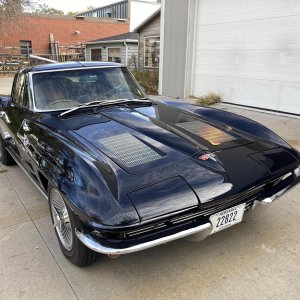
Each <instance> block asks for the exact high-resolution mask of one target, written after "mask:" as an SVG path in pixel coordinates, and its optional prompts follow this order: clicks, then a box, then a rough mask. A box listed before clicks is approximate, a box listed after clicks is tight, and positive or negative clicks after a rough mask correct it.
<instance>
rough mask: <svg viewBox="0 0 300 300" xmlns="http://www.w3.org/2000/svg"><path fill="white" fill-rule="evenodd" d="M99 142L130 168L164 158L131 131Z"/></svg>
mask: <svg viewBox="0 0 300 300" xmlns="http://www.w3.org/2000/svg"><path fill="white" fill-rule="evenodd" d="M99 142H100V143H101V144H102V145H103V146H104V147H106V148H107V149H108V150H109V151H111V152H112V153H113V154H114V155H115V156H116V157H117V158H118V159H119V160H121V161H122V162H123V164H124V165H125V166H127V167H129V168H132V167H136V166H139V165H142V164H146V163H149V162H151V161H155V160H158V159H160V158H162V156H161V155H160V154H159V153H157V152H156V151H155V150H153V149H152V148H150V147H149V146H147V145H146V144H144V143H143V142H142V141H140V140H139V139H137V138H136V137H134V136H132V135H131V134H129V133H124V134H120V135H115V136H110V137H107V138H103V139H100V140H99Z"/></svg>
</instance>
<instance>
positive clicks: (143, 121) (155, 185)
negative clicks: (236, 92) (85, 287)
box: [0, 62, 300, 266]
mask: <svg viewBox="0 0 300 300" xmlns="http://www.w3.org/2000/svg"><path fill="white" fill-rule="evenodd" d="M0 104H1V108H0V134H1V135H0V160H1V162H2V163H4V164H12V163H14V162H16V163H18V164H19V165H20V167H21V168H22V169H23V170H24V171H25V172H26V173H27V175H29V177H30V178H31V180H32V181H33V183H35V184H36V185H37V186H38V187H39V189H40V190H41V191H42V192H43V193H44V195H45V196H47V197H48V199H49V207H50V211H51V216H52V220H53V223H54V227H55V231H56V234H57V237H58V240H59V243H60V246H61V249H62V251H63V253H64V255H65V256H66V257H67V258H68V259H69V260H70V261H71V262H73V263H74V264H76V265H79V266H84V265H88V264H90V263H93V262H94V261H96V259H97V258H98V256H99V253H102V254H107V255H109V256H110V257H117V256H118V255H120V254H126V253H132V252H136V251H140V250H143V249H147V248H150V247H153V246H156V245H159V244H162V243H166V242H169V241H172V240H175V239H179V238H182V237H187V236H191V238H193V239H199V240H200V239H203V238H205V237H206V236H208V235H210V234H212V233H215V232H218V231H220V230H222V229H225V228H227V227H229V226H232V225H234V224H237V223H239V222H241V221H242V219H243V215H244V212H245V211H247V210H249V209H253V208H254V207H255V206H256V205H257V204H260V203H262V204H268V203H271V202H272V201H273V200H274V199H275V198H277V197H278V196H280V195H282V194H283V193H284V192H286V191H287V190H288V189H290V188H291V187H293V186H294V185H295V184H297V183H298V182H299V180H300V179H299V178H300V176H299V173H300V172H299V161H300V155H299V153H298V152H297V151H296V150H295V149H293V148H291V147H290V146H289V145H288V144H287V143H286V142H285V141H283V140H282V139H281V138H280V137H279V136H277V135H276V134H275V133H273V132H272V131H270V130H269V129H267V128H265V127H264V126H262V125H260V124H258V123H256V122H254V121H251V120H249V119H246V118H243V117H241V116H237V115H234V114H231V113H228V112H224V111H221V110H217V109H213V108H206V107H196V106H193V105H190V104H186V103H180V102H169V101H161V102H157V101H153V100H150V99H149V98H148V97H147V95H146V94H145V93H144V91H143V90H142V88H141V87H140V86H139V85H138V84H137V82H136V81H135V79H134V78H133V76H132V75H131V74H130V72H129V71H128V70H127V69H126V68H125V67H123V66H121V65H119V64H112V63H89V62H84V63H77V62H72V63H67V64H52V65H45V66H37V67H32V68H27V69H24V70H22V71H20V72H19V73H18V74H17V75H16V77H15V79H14V84H13V89H12V94H11V97H9V98H4V97H2V98H1V101H0Z"/></svg>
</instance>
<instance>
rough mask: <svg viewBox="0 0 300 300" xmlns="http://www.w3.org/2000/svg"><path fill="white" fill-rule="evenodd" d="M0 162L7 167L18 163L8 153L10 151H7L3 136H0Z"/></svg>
mask: <svg viewBox="0 0 300 300" xmlns="http://www.w3.org/2000/svg"><path fill="white" fill-rule="evenodd" d="M0 161H1V162H2V163H3V164H4V165H6V166H11V165H14V164H15V163H16V162H15V161H14V159H13V158H12V157H11V155H10V154H9V153H8V151H7V150H6V148H5V144H4V141H3V139H2V137H1V136H0Z"/></svg>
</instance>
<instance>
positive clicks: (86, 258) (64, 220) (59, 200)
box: [48, 186, 100, 267]
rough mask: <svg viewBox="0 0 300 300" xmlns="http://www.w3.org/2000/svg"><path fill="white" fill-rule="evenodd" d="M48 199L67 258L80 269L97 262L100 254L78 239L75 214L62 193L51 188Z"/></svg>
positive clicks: (55, 227)
mask: <svg viewBox="0 0 300 300" xmlns="http://www.w3.org/2000/svg"><path fill="white" fill-rule="evenodd" d="M48 198H49V206H50V212H51V218H52V222H53V226H54V229H55V233H56V236H57V238H58V242H59V245H60V248H61V250H62V252H63V254H64V255H65V257H66V258H68V259H69V260H70V261H71V262H72V263H73V264H75V265H77V266H80V267H84V266H88V265H90V264H93V263H94V262H96V261H97V260H98V258H99V257H100V254H99V253H96V252H94V251H92V250H91V249H89V248H87V247H86V246H85V245H83V244H82V243H81V241H80V240H79V239H78V238H77V235H76V233H75V222H74V214H73V213H72V211H71V210H70V209H69V208H68V206H67V205H66V202H65V201H64V199H63V197H62V196H61V194H60V192H59V191H58V190H57V189H56V188H54V187H53V186H50V187H49V188H48Z"/></svg>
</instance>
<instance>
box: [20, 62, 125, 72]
mask: <svg viewBox="0 0 300 300" xmlns="http://www.w3.org/2000/svg"><path fill="white" fill-rule="evenodd" d="M122 66H123V65H122V64H118V63H112V62H100V61H98V62H94V61H71V62H63V63H54V64H52V63H50V64H44V65H38V66H34V67H28V68H25V69H24V70H23V72H24V73H27V72H41V71H52V70H53V71H55V70H64V69H75V68H92V67H122Z"/></svg>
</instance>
